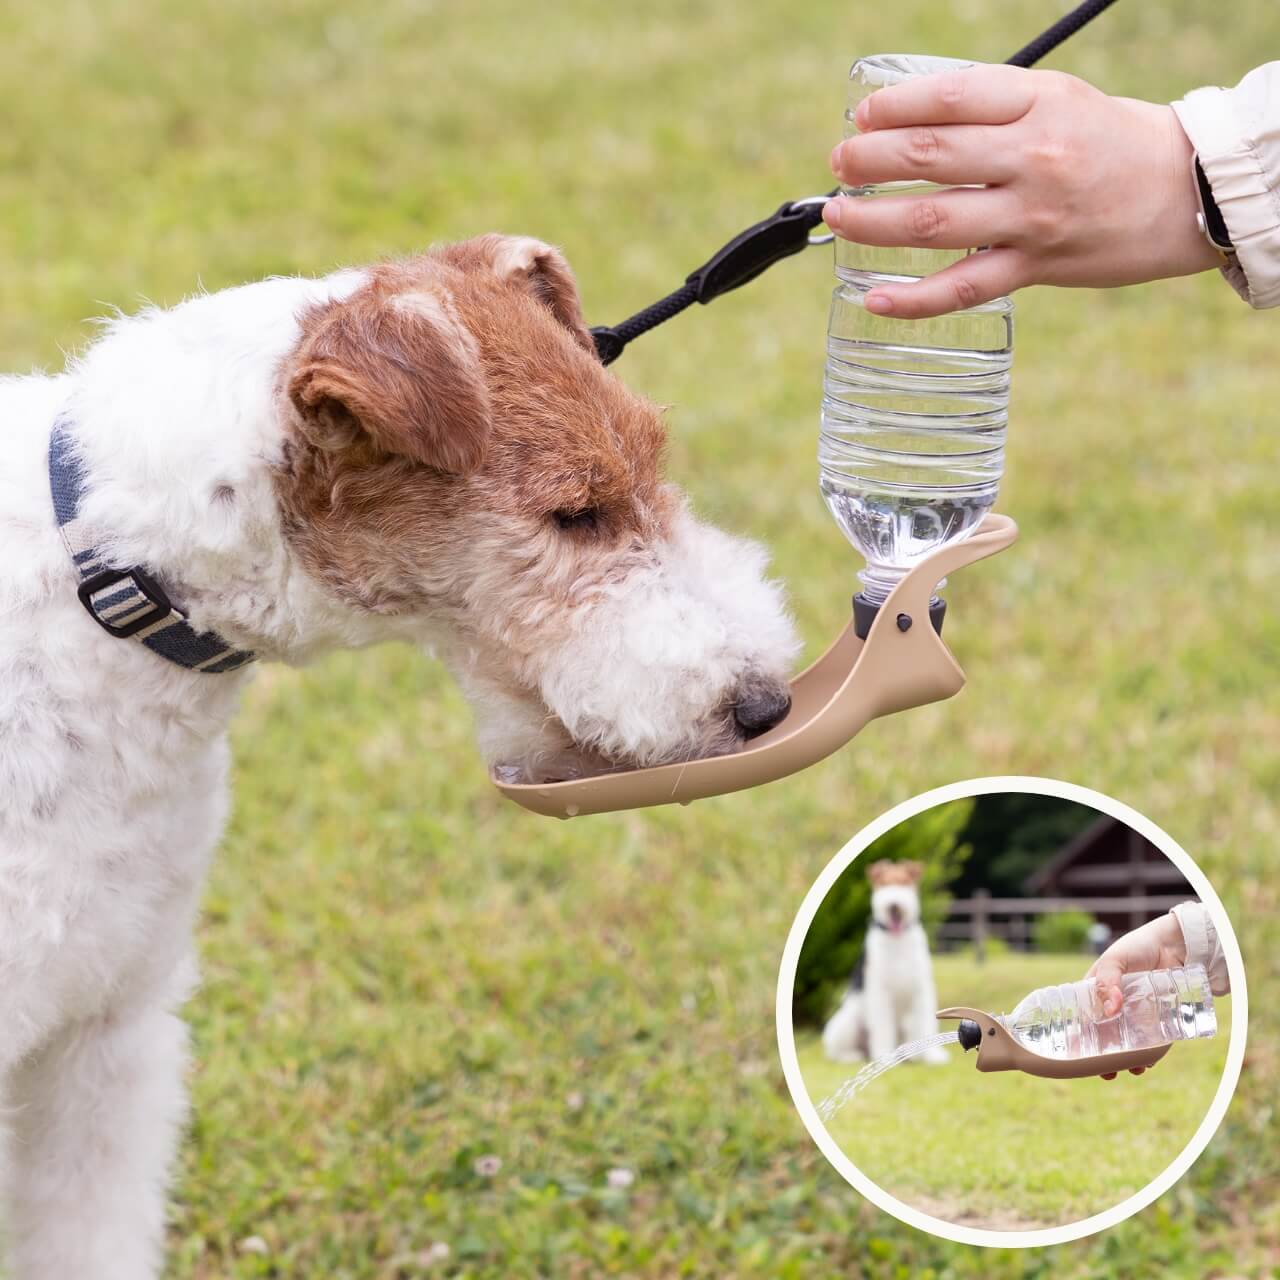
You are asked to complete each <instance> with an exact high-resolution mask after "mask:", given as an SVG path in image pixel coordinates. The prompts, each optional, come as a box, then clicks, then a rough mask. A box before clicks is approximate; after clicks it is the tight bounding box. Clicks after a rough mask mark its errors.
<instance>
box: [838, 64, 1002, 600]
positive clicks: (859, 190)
mask: <svg viewBox="0 0 1280 1280" xmlns="http://www.w3.org/2000/svg"><path fill="white" fill-rule="evenodd" d="M967 65H971V64H967V63H963V62H959V61H956V60H953V59H947V58H929V57H921V56H917V55H909V54H881V55H877V56H875V57H871V58H864V59H860V60H859V61H858V62H857V63H855V64H854V67H853V71H852V72H851V73H850V92H849V103H848V110H847V112H846V116H845V135H846V137H848V136H852V134H854V133H856V132H857V129H856V127H855V126H854V123H853V112H854V110H855V108H856V107H857V105H858V103H859V102H860V101H861V100H862V98H864V97H865V96H866V95H867V94H868V93H870V92H872V91H873V90H874V89H876V88H880V87H883V86H885V85H888V84H897V83H901V82H902V81H903V80H906V79H910V78H913V77H915V76H917V75H932V74H936V73H937V72H939V71H945V70H950V69H954V68H959V67H963V66H967ZM931 190H932V191H936V190H939V188H937V187H935V186H933V185H932V184H930V183H918V182H896V183H887V184H884V185H882V186H877V187H872V186H863V187H845V188H844V192H845V194H846V195H850V196H855V197H857V198H860V199H878V198H880V197H882V196H886V195H887V196H910V195H919V194H922V193H925V192H927V191H931ZM965 253H966V251H964V250H939V249H921V248H892V247H891V248H885V247H878V246H870V245H862V244H856V243H853V242H849V241H844V240H838V241H837V242H836V275H837V277H838V279H839V281H840V283H839V285H838V286H837V288H836V290H835V292H834V293H833V294H832V299H831V315H830V324H829V327H828V339H827V369H826V378H825V381H824V384H823V399H822V428H821V435H820V437H819V446H818V462H819V472H820V481H819V483H820V488H821V491H822V495H823V498H824V500H825V501H826V504H827V507H828V509H829V510H830V512H831V514H832V516H833V517H834V518H835V520H836V523H837V524H839V526H840V528H841V530H842V531H843V532H844V534H845V536H846V537H847V538H848V539H849V541H850V542H851V543H852V544H853V546H854V547H855V548H856V549H857V550H858V551H859V552H861V554H862V556H863V558H864V559H865V560H866V562H867V567H866V569H865V570H864V571H863V572H862V574H861V575H860V576H861V579H862V583H863V594H864V595H866V596H867V597H869V598H870V599H871V600H872V601H873V602H875V603H881V602H883V600H884V598H885V597H886V596H887V595H888V593H889V591H891V590H892V588H893V587H894V586H895V585H896V583H897V582H898V581H899V579H901V577H902V576H903V575H904V574H905V573H906V572H907V571H908V570H909V569H910V568H912V567H913V566H914V565H915V564H916V563H917V562H918V561H919V560H920V559H922V558H923V557H924V556H926V555H928V554H929V553H930V552H932V551H936V550H937V549H938V548H939V547H940V546H942V545H944V544H946V543H950V542H955V541H959V540H960V539H963V538H965V537H967V536H968V535H969V534H970V533H971V532H973V530H974V529H975V528H977V526H978V524H979V523H980V522H981V520H982V517H983V516H984V515H986V513H987V512H988V511H990V510H991V507H992V506H993V505H994V503H995V498H996V491H997V489H998V487H999V482H1000V477H1001V475H1002V473H1003V471H1004V439H1005V432H1006V428H1007V425H1008V405H1009V371H1010V366H1011V363H1012V352H1013V304H1012V303H1011V302H1010V301H1009V299H1008V298H998V299H996V300H994V301H992V302H989V303H985V304H983V305H981V306H978V307H973V308H970V309H969V310H967V311H960V312H955V313H953V314H951V315H946V316H938V317H936V318H933V319H926V320H899V319H893V318H891V317H888V316H881V315H876V314H875V313H874V312H869V311H867V309H866V307H865V305H864V300H865V298H866V295H867V293H868V292H869V291H870V290H871V289H873V288H875V287H876V286H877V285H883V284H889V283H904V282H907V283H909V282H911V281H914V280H918V279H919V278H920V277H921V276H924V275H929V274H931V273H933V272H934V271H938V270H941V269H942V268H943V267H946V266H948V265H950V264H951V263H953V262H956V261H958V260H959V259H961V258H963V257H964V256H965Z"/></svg>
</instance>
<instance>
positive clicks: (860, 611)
mask: <svg viewBox="0 0 1280 1280" xmlns="http://www.w3.org/2000/svg"><path fill="white" fill-rule="evenodd" d="M879 612H880V606H879V605H878V604H874V603H873V602H872V601H870V600H868V599H867V597H866V596H864V595H863V594H862V592H861V591H859V592H858V594H857V595H856V596H854V597H853V632H854V635H856V636H857V637H858V639H859V640H865V639H866V638H867V636H868V635H869V634H870V632H871V624H872V623H873V622H874V621H875V620H876V614H878V613H879ZM946 614H947V602H946V601H945V600H944V599H943V598H942V597H941V596H934V597H933V599H932V600H930V601H929V622H930V623H931V624H932V626H933V629H934V630H935V631H936V632H937V633H938V634H939V635H941V634H942V620H943V618H945V617H946ZM897 622H898V630H899V631H910V630H911V626H912V618H911V615H910V614H907V613H900V614H898V618H897Z"/></svg>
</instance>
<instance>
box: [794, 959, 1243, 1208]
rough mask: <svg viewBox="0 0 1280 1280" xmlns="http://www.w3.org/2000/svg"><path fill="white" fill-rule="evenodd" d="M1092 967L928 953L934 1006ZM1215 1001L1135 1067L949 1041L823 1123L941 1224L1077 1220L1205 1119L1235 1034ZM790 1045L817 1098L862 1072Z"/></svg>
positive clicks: (995, 1008) (809, 1038)
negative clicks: (1212, 1031)
mask: <svg viewBox="0 0 1280 1280" xmlns="http://www.w3.org/2000/svg"><path fill="white" fill-rule="evenodd" d="M1088 963H1089V962H1088V959H1087V958H1083V957H1081V956H1080V955H1079V954H1076V955H1026V954H1019V953H1016V952H1008V951H1005V952H999V951H997V952H996V953H994V954H992V955H990V956H988V958H987V960H986V961H985V962H984V963H982V964H977V963H975V961H974V959H973V955H972V952H971V951H956V952H952V953H950V954H948V955H941V956H935V957H934V962H933V964H934V979H935V981H936V983H937V986H938V1007H939V1008H946V1007H948V1006H950V1005H967V1006H969V1007H970V1008H977V1009H985V1010H987V1011H989V1012H993V1013H1001V1012H1008V1011H1009V1010H1011V1009H1013V1008H1014V1007H1015V1006H1016V1005H1017V1003H1018V1001H1019V1000H1021V999H1022V997H1023V996H1025V995H1026V994H1027V992H1028V991H1031V990H1034V989H1035V988H1036V987H1044V986H1049V985H1050V984H1055V983H1059V982H1074V981H1075V980H1076V979H1077V978H1078V977H1080V975H1081V973H1082V972H1083V971H1084V969H1085V968H1086V967H1087V965H1088ZM1214 1005H1215V1011H1216V1013H1217V1015H1218V1034H1217V1035H1216V1036H1215V1037H1214V1038H1213V1039H1211V1040H1196V1041H1191V1042H1189V1043H1186V1044H1176V1045H1174V1046H1173V1048H1172V1049H1171V1050H1170V1051H1169V1053H1168V1055H1166V1057H1165V1058H1164V1059H1163V1060H1162V1061H1161V1062H1160V1063H1159V1064H1158V1065H1157V1066H1156V1067H1155V1068H1154V1069H1152V1070H1151V1071H1149V1072H1147V1073H1145V1074H1144V1075H1143V1076H1141V1077H1135V1076H1130V1075H1122V1076H1120V1077H1118V1078H1117V1079H1116V1080H1114V1081H1110V1082H1108V1081H1105V1080H1041V1079H1038V1078H1036V1077H1033V1076H1027V1075H1023V1074H1022V1073H1021V1072H1017V1071H1008V1072H1000V1073H991V1074H982V1073H979V1072H978V1070H977V1068H976V1067H975V1066H974V1056H973V1054H972V1053H968V1054H966V1053H963V1052H962V1051H961V1050H960V1049H959V1047H957V1046H955V1045H953V1046H951V1047H950V1048H948V1049H947V1051H946V1052H947V1062H946V1065H945V1066H943V1065H939V1066H936V1067H935V1066H926V1065H924V1064H920V1063H906V1064H905V1065H903V1066H901V1067H898V1068H895V1069H894V1070H892V1071H889V1072H887V1073H886V1074H885V1075H883V1076H881V1077H880V1078H879V1079H878V1080H875V1081H873V1082H872V1083H871V1084H870V1085H868V1086H867V1087H866V1089H865V1090H864V1091H862V1092H861V1093H858V1094H856V1095H855V1096H854V1097H853V1098H852V1099H850V1101H849V1102H848V1103H846V1104H845V1106H844V1107H843V1108H842V1109H841V1110H840V1111H838V1112H836V1114H835V1115H834V1116H833V1117H832V1119H831V1120H829V1121H828V1122H827V1131H828V1132H829V1133H830V1134H831V1136H832V1138H834V1139H835V1141H836V1143H837V1144H838V1145H839V1147H840V1149H841V1150H842V1151H843V1152H844V1153H845V1155H847V1156H848V1157H849V1159H850V1160H852V1161H853V1163H854V1165H856V1166H857V1168H858V1169H860V1170H861V1171H862V1172H863V1173H865V1174H866V1175H867V1177H868V1178H870V1179H871V1180H872V1181H873V1182H875V1183H876V1184H877V1186H880V1187H883V1188H884V1190H886V1191H888V1192H889V1193H890V1194H891V1195H893V1196H896V1197H897V1198H898V1199H899V1200H901V1201H903V1203H905V1204H909V1205H912V1206H914V1207H915V1208H917V1209H920V1210H923V1211H924V1212H925V1213H929V1214H932V1215H933V1216H934V1217H937V1218H942V1219H943V1220H944V1221H947V1222H958V1223H963V1224H964V1225H966V1226H972V1227H989V1228H991V1229H993V1230H996V1231H1015V1230H1029V1229H1033V1228H1039V1227H1051V1226H1057V1225H1058V1224H1060V1223H1066V1222H1077V1221H1079V1220H1080V1219H1081V1218H1087V1217H1089V1216H1090V1215H1091V1214H1094V1213H1101V1212H1102V1211H1103V1210H1105V1209H1109V1208H1111V1206H1112V1205H1116V1204H1119V1203H1120V1202H1121V1201H1122V1200H1125V1199H1127V1198H1128V1197H1129V1196H1131V1195H1133V1194H1134V1193H1135V1192H1137V1191H1141V1190H1142V1188H1143V1187H1145V1186H1146V1185H1147V1184H1148V1183H1149V1182H1151V1180H1152V1179H1153V1178H1156V1177H1158V1176H1159V1175H1160V1174H1161V1173H1163V1172H1164V1170H1165V1169H1166V1168H1168V1166H1169V1165H1170V1164H1172V1163H1173V1161H1174V1159H1175V1158H1176V1157H1177V1155H1178V1153H1179V1152H1180V1151H1181V1150H1182V1149H1183V1147H1185V1146H1186V1145H1187V1143H1188V1142H1190V1141H1191V1138H1192V1136H1193V1135H1194V1134H1195V1131H1196V1130H1197V1129H1198V1128H1199V1127H1200V1122H1201V1120H1203V1119H1204V1115H1205V1112H1206V1111H1208V1110H1209V1105H1210V1103H1212V1101H1213V1096H1214V1094H1215V1093H1216V1092H1217V1089H1218V1082H1219V1081H1220V1080H1221V1079H1222V1072H1223V1068H1224V1067H1225V1065H1226V1060H1227V1046H1228V1044H1229V1043H1230V1040H1231V1035H1230V1032H1231V1000H1230V998H1229V997H1223V998H1219V999H1218V1000H1215V1001H1214ZM955 1025H956V1024H955V1023H954V1022H948V1021H943V1022H939V1024H938V1028H939V1030H942V1031H945V1030H951V1029H954V1027H955ZM796 1054H797V1057H798V1058H799V1061H800V1070H801V1073H802V1074H803V1076H804V1083H805V1089H806V1090H807V1092H808V1094H809V1097H810V1099H811V1100H812V1101H813V1104H814V1105H815V1106H817V1105H818V1104H819V1103H821V1102H822V1100H823V1099H824V1098H826V1097H829V1096H830V1095H831V1094H832V1093H834V1092H835V1091H836V1089H838V1088H839V1087H840V1085H841V1084H842V1083H843V1082H844V1081H845V1080H847V1079H848V1078H849V1077H850V1076H851V1075H853V1074H855V1073H856V1071H857V1070H858V1068H857V1066H856V1065H852V1064H848V1063H838V1062H830V1061H828V1060H827V1057H826V1055H825V1054H824V1053H823V1051H822V1042H821V1037H820V1036H819V1035H818V1034H816V1033H814V1032H812V1031H804V1032H797V1034H796Z"/></svg>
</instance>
